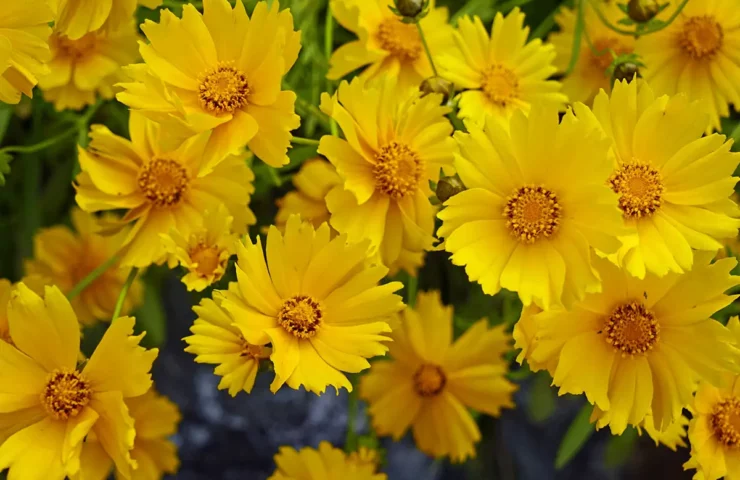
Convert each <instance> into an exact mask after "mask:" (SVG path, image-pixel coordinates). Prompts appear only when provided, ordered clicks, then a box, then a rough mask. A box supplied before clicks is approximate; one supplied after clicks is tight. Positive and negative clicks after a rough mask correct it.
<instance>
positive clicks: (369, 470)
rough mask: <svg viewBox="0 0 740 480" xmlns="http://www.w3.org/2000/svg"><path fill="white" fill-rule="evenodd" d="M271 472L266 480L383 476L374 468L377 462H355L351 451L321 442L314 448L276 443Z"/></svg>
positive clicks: (359, 479)
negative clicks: (276, 449)
mask: <svg viewBox="0 0 740 480" xmlns="http://www.w3.org/2000/svg"><path fill="white" fill-rule="evenodd" d="M275 464H276V465H277V468H276V470H275V472H274V473H273V474H272V475H271V476H270V477H269V478H268V479H267V480H326V479H330V478H331V479H334V478H336V479H348V480H349V479H352V480H387V479H388V476H387V475H386V474H384V473H376V472H377V468H378V467H377V464H375V463H366V462H357V461H356V460H355V459H354V458H353V457H352V455H347V454H346V453H344V452H343V451H342V450H340V449H338V448H334V447H332V445H331V444H330V443H329V442H321V443H320V444H319V448H318V449H313V448H309V447H303V448H302V449H300V450H296V449H295V448H293V447H280V451H279V452H278V454H277V455H275Z"/></svg>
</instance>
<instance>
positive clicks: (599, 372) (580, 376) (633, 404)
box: [530, 253, 740, 435]
mask: <svg viewBox="0 0 740 480" xmlns="http://www.w3.org/2000/svg"><path fill="white" fill-rule="evenodd" d="M710 260H711V255H707V254H706V253H704V254H699V255H698V258H697V262H696V265H694V268H693V269H692V270H691V271H690V272H687V273H685V274H683V275H678V274H674V273H670V274H667V275H666V276H664V277H657V276H655V275H652V274H648V275H646V276H645V278H644V279H642V280H641V279H637V278H635V277H632V276H630V275H629V274H628V273H627V272H626V271H624V270H619V269H618V268H617V267H616V266H615V265H614V264H613V263H611V262H609V261H608V260H606V259H598V260H597V261H595V266H596V267H597V270H598V272H599V276H600V277H601V279H602V280H603V282H604V283H603V285H602V292H601V293H593V294H590V295H587V296H586V298H585V299H584V300H583V301H582V302H579V303H577V304H576V305H574V306H573V308H572V310H570V311H564V310H551V311H548V312H543V313H540V314H538V315H537V316H536V317H535V321H536V323H537V345H536V347H535V349H534V351H532V352H531V354H530V355H531V358H533V359H534V360H535V361H537V362H548V361H551V360H552V359H553V358H554V359H556V360H557V367H556V368H555V371H554V375H553V383H554V385H557V386H559V387H560V393H561V394H565V393H571V394H575V395H577V394H580V393H585V394H586V398H588V400H589V402H591V403H593V404H595V405H596V408H595V410H594V414H593V416H592V419H595V420H597V427H598V428H601V427H604V426H606V425H609V427H610V428H611V431H612V433H613V434H615V435H619V434H621V433H622V432H623V431H624V429H625V428H626V427H627V425H628V424H629V425H636V426H637V425H640V424H641V423H642V422H643V421H645V422H647V421H648V419H649V418H650V415H652V418H653V422H654V427H655V429H656V430H659V431H665V430H666V429H667V428H668V427H669V425H670V424H671V423H672V422H674V421H676V420H677V419H678V418H679V417H680V416H681V410H682V409H683V407H684V406H686V405H688V404H689V403H691V395H692V394H693V393H694V391H695V390H696V385H697V383H698V382H699V381H700V380H705V381H709V382H720V381H721V380H722V378H723V376H724V375H726V373H727V372H740V365H739V364H738V363H739V362H740V350H738V349H737V347H736V346H735V341H734V338H733V335H732V333H731V332H730V331H729V330H728V329H727V328H726V327H724V326H723V325H722V324H721V323H719V322H717V321H715V320H713V319H711V318H709V316H710V315H712V314H714V312H716V311H718V310H720V309H722V308H723V307H725V306H726V305H728V304H730V303H731V302H732V301H733V300H734V299H735V297H736V296H728V295H724V292H725V291H727V290H728V289H729V288H731V287H734V286H736V285H738V284H740V277H735V276H732V275H730V271H731V270H732V269H733V268H734V267H735V265H737V261H736V260H735V259H723V260H719V261H717V262H715V263H714V264H711V265H710V264H709V261H710ZM584 358H587V359H588V361H583V359H584Z"/></svg>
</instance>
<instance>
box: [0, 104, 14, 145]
mask: <svg viewBox="0 0 740 480" xmlns="http://www.w3.org/2000/svg"><path fill="white" fill-rule="evenodd" d="M11 118H13V107H12V106H10V105H8V104H6V103H0V142H2V141H3V139H4V138H5V134H6V133H7V131H8V126H10V119H11Z"/></svg>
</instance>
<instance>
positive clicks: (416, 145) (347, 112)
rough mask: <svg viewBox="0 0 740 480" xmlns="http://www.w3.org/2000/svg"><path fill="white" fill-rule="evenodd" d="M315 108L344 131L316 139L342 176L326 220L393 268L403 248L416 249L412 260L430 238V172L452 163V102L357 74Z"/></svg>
mask: <svg viewBox="0 0 740 480" xmlns="http://www.w3.org/2000/svg"><path fill="white" fill-rule="evenodd" d="M321 108H322V110H323V111H324V112H326V113H327V114H328V115H330V116H331V117H332V118H334V119H335V120H336V121H337V123H338V124H339V126H340V127H341V128H342V132H343V133H344V136H345V138H346V140H345V139H341V138H338V137H335V136H331V135H326V136H324V137H322V139H321V144H320V145H319V153H321V154H322V155H324V156H326V158H328V159H329V161H331V162H332V164H334V166H335V167H336V169H337V172H338V173H339V176H340V177H341V179H342V181H343V184H342V185H338V186H337V187H335V188H334V189H332V190H331V191H330V192H329V194H328V195H327V196H326V204H327V207H328V208H329V211H330V212H331V226H332V227H334V228H335V229H336V230H337V231H338V232H340V233H346V234H347V236H348V237H349V239H350V241H353V242H359V241H361V240H364V239H369V240H370V243H371V246H372V248H373V249H374V250H375V251H376V252H377V253H378V255H379V257H380V259H381V261H382V262H383V264H384V265H386V266H388V267H389V268H391V269H396V270H397V265H396V264H397V263H398V262H399V257H401V255H402V254H404V252H409V253H411V254H416V255H417V256H418V262H419V263H418V264H417V265H414V266H418V265H419V264H421V258H422V253H423V252H424V251H425V250H429V249H431V248H432V245H433V243H434V237H433V236H432V235H433V231H434V213H435V211H434V208H433V206H432V204H431V203H430V202H429V197H430V196H431V195H432V192H431V190H430V188H429V180H436V179H437V178H438V177H439V172H440V169H444V170H445V172H446V173H447V174H451V173H452V171H453V170H452V161H453V154H454V152H455V151H456V148H455V141H454V140H453V139H452V137H451V136H450V135H451V134H452V130H453V128H452V125H451V124H450V122H449V120H448V119H447V118H446V117H445V115H446V114H447V113H449V111H450V109H449V108H447V107H442V106H440V95H438V94H434V95H427V96H425V97H421V94H420V93H419V92H418V91H409V92H408V93H407V94H403V93H399V92H398V90H397V89H396V88H395V87H394V85H393V84H392V83H390V82H384V83H383V84H382V85H380V86H378V87H370V86H366V85H365V84H363V82H362V81H361V80H359V79H355V80H353V81H352V83H347V82H342V84H341V85H340V86H339V90H338V92H337V94H336V95H334V96H333V97H329V96H328V95H326V94H325V95H324V96H323V97H322V101H321ZM412 273H413V272H412Z"/></svg>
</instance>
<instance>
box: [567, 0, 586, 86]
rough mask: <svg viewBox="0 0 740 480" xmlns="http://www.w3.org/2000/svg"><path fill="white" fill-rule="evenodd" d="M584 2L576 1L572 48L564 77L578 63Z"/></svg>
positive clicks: (583, 0) (582, 0)
mask: <svg viewBox="0 0 740 480" xmlns="http://www.w3.org/2000/svg"><path fill="white" fill-rule="evenodd" d="M585 2H586V0H578V5H577V7H578V11H577V15H576V28H575V30H574V32H573V47H572V48H571V51H570V62H569V63H568V68H567V69H566V70H565V74H566V75H569V74H570V73H572V72H573V69H574V68H576V64H577V63H578V57H579V56H580V55H581V35H583V28H584V20H583V10H584V8H585V7H584V5H585Z"/></svg>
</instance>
